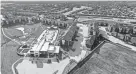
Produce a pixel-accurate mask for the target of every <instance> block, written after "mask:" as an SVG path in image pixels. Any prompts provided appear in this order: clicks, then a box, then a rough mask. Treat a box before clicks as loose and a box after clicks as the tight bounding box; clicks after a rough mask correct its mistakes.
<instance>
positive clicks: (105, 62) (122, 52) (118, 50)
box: [73, 43, 136, 74]
mask: <svg viewBox="0 0 136 74" xmlns="http://www.w3.org/2000/svg"><path fill="white" fill-rule="evenodd" d="M73 74H136V52H134V51H131V50H130V49H124V48H122V47H118V46H115V45H113V44H110V43H106V44H104V45H103V46H102V47H101V49H100V52H99V54H96V53H95V54H94V55H93V56H92V57H91V58H90V59H89V60H88V61H87V62H86V63H85V64H84V65H83V66H82V67H80V68H78V69H77V70H76V71H75V72H74V73H73Z"/></svg>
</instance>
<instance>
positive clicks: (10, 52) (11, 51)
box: [1, 23, 46, 74]
mask: <svg viewBox="0 0 136 74" xmlns="http://www.w3.org/2000/svg"><path fill="white" fill-rule="evenodd" d="M41 26H42V27H41ZM17 27H21V26H14V27H9V28H7V29H6V33H9V34H11V35H12V36H11V35H10V37H11V38H14V36H18V35H20V31H19V30H16V29H15V28H17ZM23 27H24V28H25V31H26V32H27V33H30V36H29V38H32V37H39V35H40V34H41V33H42V32H43V30H44V29H46V27H45V26H43V25H41V24H40V23H39V24H34V25H25V26H23ZM29 29H30V30H29ZM7 35H8V34H7ZM8 36H9V35H8ZM29 38H28V39H29ZM1 40H2V44H3V46H2V47H1V72H2V74H13V73H12V69H11V67H12V64H13V63H14V62H15V61H16V60H17V59H19V58H20V56H18V55H17V53H16V51H17V48H18V47H19V45H18V44H16V43H14V42H13V41H10V40H9V39H7V38H6V37H5V36H3V35H1Z"/></svg>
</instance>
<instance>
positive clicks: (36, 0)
mask: <svg viewBox="0 0 136 74" xmlns="http://www.w3.org/2000/svg"><path fill="white" fill-rule="evenodd" d="M1 1H135V0H1Z"/></svg>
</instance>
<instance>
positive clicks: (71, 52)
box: [69, 33, 83, 57]
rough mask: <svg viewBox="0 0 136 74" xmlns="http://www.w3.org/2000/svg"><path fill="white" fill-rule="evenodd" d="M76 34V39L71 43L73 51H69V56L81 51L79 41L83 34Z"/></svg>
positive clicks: (78, 53) (81, 39) (76, 54)
mask: <svg viewBox="0 0 136 74" xmlns="http://www.w3.org/2000/svg"><path fill="white" fill-rule="evenodd" d="M77 36H79V37H76V39H77V40H78V41H74V44H73V47H72V48H73V49H74V51H72V50H70V51H69V54H70V56H73V57H74V56H78V55H80V54H81V51H82V48H81V47H82V45H81V42H82V41H83V36H82V34H80V33H78V34H77Z"/></svg>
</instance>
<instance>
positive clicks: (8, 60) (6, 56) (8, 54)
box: [1, 41, 20, 74]
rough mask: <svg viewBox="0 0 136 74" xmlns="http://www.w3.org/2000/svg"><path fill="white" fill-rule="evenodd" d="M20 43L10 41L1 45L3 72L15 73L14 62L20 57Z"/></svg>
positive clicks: (6, 73) (5, 73)
mask: <svg viewBox="0 0 136 74" xmlns="http://www.w3.org/2000/svg"><path fill="white" fill-rule="evenodd" d="M18 47H19V45H18V44H16V43H14V42H12V41H10V42H8V43H7V44H5V45H3V47H1V72H2V74H13V73H12V69H11V67H12V64H13V63H14V62H15V61H16V60H17V59H19V58H20V57H19V56H18V55H17V54H16V49H17V48H18Z"/></svg>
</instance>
